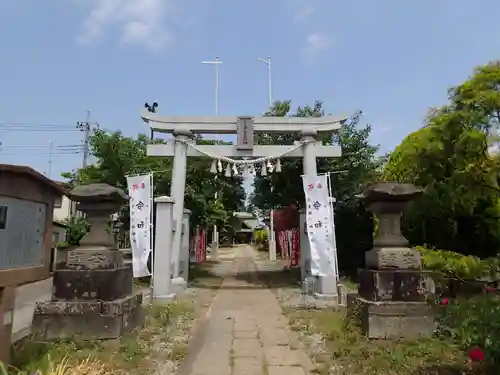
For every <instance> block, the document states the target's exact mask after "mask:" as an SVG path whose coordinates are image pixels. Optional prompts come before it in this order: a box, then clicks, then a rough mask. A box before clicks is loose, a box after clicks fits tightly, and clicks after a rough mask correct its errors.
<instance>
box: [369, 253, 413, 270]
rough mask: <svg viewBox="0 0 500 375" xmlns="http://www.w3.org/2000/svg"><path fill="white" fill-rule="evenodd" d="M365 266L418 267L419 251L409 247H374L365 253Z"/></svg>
mask: <svg viewBox="0 0 500 375" xmlns="http://www.w3.org/2000/svg"><path fill="white" fill-rule="evenodd" d="M365 263H366V267H367V268H374V269H384V268H398V269H418V270H419V269H420V268H421V261H420V253H419V252H418V250H415V249H412V248H409V247H375V248H373V249H371V250H369V251H367V252H366V253H365Z"/></svg>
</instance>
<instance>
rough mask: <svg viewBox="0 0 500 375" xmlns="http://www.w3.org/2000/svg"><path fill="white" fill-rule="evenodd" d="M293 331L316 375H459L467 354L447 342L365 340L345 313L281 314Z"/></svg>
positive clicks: (303, 311)
mask: <svg viewBox="0 0 500 375" xmlns="http://www.w3.org/2000/svg"><path fill="white" fill-rule="evenodd" d="M285 311H286V313H287V315H288V317H289V319H290V324H291V326H292V329H294V330H295V331H298V332H300V333H301V336H302V338H303V339H304V341H306V344H307V346H308V347H309V349H310V352H311V354H312V355H313V357H314V359H315V361H316V362H317V364H318V374H337V375H347V374H349V375H351V374H356V375H400V374H401V375H402V374H405V375H462V374H469V372H467V359H466V355H465V354H464V353H463V351H462V350H460V348H458V347H457V346H455V345H453V344H451V343H450V342H447V341H444V340H441V339H437V338H428V339H420V340H412V341H409V340H408V341H397V340H369V339H367V338H366V337H365V336H364V335H363V334H362V333H361V332H360V331H359V329H358V328H357V327H356V326H355V325H354V324H353V323H352V322H351V321H350V320H349V319H347V318H346V315H345V312H344V311H342V312H335V311H331V310H297V309H291V308H288V309H285Z"/></svg>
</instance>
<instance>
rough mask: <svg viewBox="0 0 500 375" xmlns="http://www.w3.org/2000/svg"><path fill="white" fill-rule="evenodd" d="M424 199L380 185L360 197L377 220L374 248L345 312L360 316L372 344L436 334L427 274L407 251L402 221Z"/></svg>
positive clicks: (399, 186) (410, 190)
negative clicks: (417, 200)
mask: <svg viewBox="0 0 500 375" xmlns="http://www.w3.org/2000/svg"><path fill="white" fill-rule="evenodd" d="M421 193H422V191H421V190H420V189H418V188H417V187H415V186H414V185H412V184H403V183H398V182H379V183H376V184H373V185H371V186H369V187H368V188H367V189H365V190H364V191H363V195H362V198H363V199H364V200H365V202H366V204H367V207H368V210H370V211H371V212H372V213H373V214H374V215H375V216H376V217H377V219H378V233H377V236H376V238H375V239H374V241H373V248H372V249H371V250H369V251H367V252H366V254H365V261H366V268H365V269H363V270H361V271H360V272H359V290H358V294H357V295H356V296H355V298H352V297H351V298H349V301H348V306H349V308H350V309H351V310H352V309H354V308H357V309H360V311H358V314H356V316H358V318H359V319H360V323H361V325H362V327H363V330H364V331H365V333H366V334H367V335H368V337H370V338H409V337H418V336H427V335H429V334H432V332H433V331H434V329H435V325H434V320H433V316H432V311H431V309H430V307H429V305H428V304H427V302H426V297H427V296H426V293H427V290H428V289H429V286H428V285H427V282H428V280H429V278H428V277H427V274H426V273H424V272H422V270H421V261H420V253H419V252H418V251H417V250H416V249H413V248H410V247H409V242H408V240H407V239H406V238H405V237H404V236H403V235H402V234H401V228H400V221H401V216H402V214H403V211H404V209H405V207H406V206H407V204H408V203H409V202H410V201H411V200H413V199H414V198H415V197H417V196H419V195H420V194H421Z"/></svg>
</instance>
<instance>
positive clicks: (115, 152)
mask: <svg viewBox="0 0 500 375" xmlns="http://www.w3.org/2000/svg"><path fill="white" fill-rule="evenodd" d="M196 141H197V143H199V144H214V143H215V141H211V140H204V139H202V138H201V137H197V139H196ZM152 142H154V143H164V142H165V141H164V140H158V139H157V140H154V141H152ZM149 143H151V141H150V139H149V138H148V137H146V135H144V134H139V135H138V136H137V137H136V138H132V137H125V136H124V135H123V134H122V133H121V132H107V131H103V130H96V131H95V132H94V133H93V134H92V135H91V137H90V150H91V155H92V156H93V157H94V158H95V159H96V162H95V163H93V164H91V165H89V166H87V167H86V168H81V169H78V170H76V171H73V172H71V173H64V174H63V177H65V178H67V179H68V180H69V181H70V183H72V184H77V183H92V182H103V183H107V184H109V185H113V186H116V187H119V188H122V189H124V190H125V191H126V190H127V179H126V176H127V175H132V174H141V173H148V172H151V171H152V172H154V178H153V185H154V186H153V190H154V195H155V196H162V195H169V194H170V185H171V180H172V161H173V158H171V157H150V156H147V155H146V149H147V145H148V144H149ZM219 143H222V142H219ZM210 163H211V161H210V160H209V159H207V158H204V159H202V158H189V160H188V164H187V177H186V191H185V196H184V203H185V204H184V206H185V208H187V209H189V210H191V224H192V225H193V226H196V225H200V226H203V227H209V226H211V225H213V224H217V225H219V226H221V227H227V226H230V219H231V218H232V212H233V211H240V210H242V209H243V207H244V198H245V192H244V189H243V186H242V182H243V181H242V179H241V178H239V177H231V178H228V177H223V176H219V177H218V178H217V179H215V178H214V175H213V174H211V173H210ZM174 177H175V176H174ZM216 191H217V192H218V198H217V199H215V192H216ZM120 218H121V221H122V222H123V223H124V224H125V226H126V227H127V226H128V220H129V219H128V218H129V213H128V205H125V206H124V207H123V209H122V210H121V212H120Z"/></svg>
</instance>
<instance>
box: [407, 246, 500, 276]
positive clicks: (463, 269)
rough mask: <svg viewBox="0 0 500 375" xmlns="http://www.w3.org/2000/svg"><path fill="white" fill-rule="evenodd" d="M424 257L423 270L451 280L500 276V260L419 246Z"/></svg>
mask: <svg viewBox="0 0 500 375" xmlns="http://www.w3.org/2000/svg"><path fill="white" fill-rule="evenodd" d="M417 250H419V251H420V254H421V255H422V268H424V269H426V270H430V271H434V272H437V273H440V274H442V275H443V276H447V277H450V278H458V279H464V280H484V279H490V280H491V279H497V278H498V276H499V274H500V258H498V257H496V258H487V259H480V258H478V257H475V256H472V255H462V254H459V253H455V252H453V251H445V250H435V249H427V248H425V247H423V246H417Z"/></svg>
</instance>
